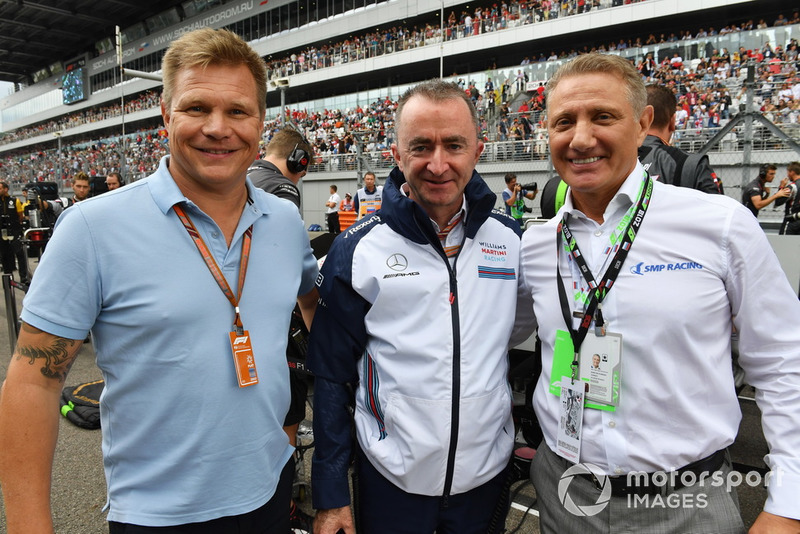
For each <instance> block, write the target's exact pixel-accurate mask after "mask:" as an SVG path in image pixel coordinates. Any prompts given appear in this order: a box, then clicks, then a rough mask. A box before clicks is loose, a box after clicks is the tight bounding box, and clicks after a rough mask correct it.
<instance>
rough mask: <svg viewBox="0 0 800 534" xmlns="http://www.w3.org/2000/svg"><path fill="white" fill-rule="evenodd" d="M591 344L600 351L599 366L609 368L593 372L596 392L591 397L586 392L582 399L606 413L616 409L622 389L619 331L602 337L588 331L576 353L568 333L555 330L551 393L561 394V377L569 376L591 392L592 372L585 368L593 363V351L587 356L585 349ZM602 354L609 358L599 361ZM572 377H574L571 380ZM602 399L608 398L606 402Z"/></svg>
mask: <svg viewBox="0 0 800 534" xmlns="http://www.w3.org/2000/svg"><path fill="white" fill-rule="evenodd" d="M592 347H594V350H595V351H601V352H600V353H599V354H600V358H601V363H600V365H601V367H603V366H604V365H605V369H604V371H608V373H607V374H605V375H601V374H599V373H596V374H595V391H594V392H593V393H592V395H591V396H590V395H589V394H588V393H587V395H586V398H585V405H586V408H591V409H593V410H603V411H607V412H613V411H616V408H617V406H618V405H619V393H620V388H621V381H620V375H621V372H620V370H621V367H622V365H621V364H622V335H621V334H617V333H612V332H608V333H606V335H605V336H596V335H595V334H594V333H593V332H591V331H589V332H588V333H587V334H586V338H585V339H584V341H583V343H582V344H581V350H580V352H579V353H578V354H577V355H576V354H575V350H574V345H573V343H572V336H571V335H570V333H569V332H567V331H566V330H556V339H555V343H554V345H553V366H552V368H551V370H550V377H551V378H550V386H549V389H550V393H551V394H553V395H555V396H557V397H560V396H561V392H562V389H563V388H562V386H563V379H562V377H566V378H569V380H570V382H574V383H576V384H578V383H579V384H580V387H583V388H584V390H586V391H587V392H590V391H591V388H592V382H591V379H590V377H591V371H590V370H588V367H589V366H591V365H592V357H593V356H594V354H595V352H591V353H590V354H588V355H587V351H590V350H593V349H592ZM603 354H606V355H607V357H608V363H607V364H603V362H602V357H603ZM576 362H577V363H576ZM576 366H577V370H576ZM573 376H574V377H575V379H574V380H573ZM587 388H588V389H587ZM601 392H602V395H601ZM604 399H610V400H609V402H605V400H604Z"/></svg>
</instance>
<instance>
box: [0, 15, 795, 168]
mask: <svg viewBox="0 0 800 534" xmlns="http://www.w3.org/2000/svg"><path fill="white" fill-rule="evenodd" d="M617 2H618V0H613V2H612V1H610V0H594V1H585V2H584V1H583V0H578V1H573V2H551V1H550V0H541V1H532V2H525V1H512V2H502V3H501V4H500V5H499V6H498V4H496V3H492V4H487V5H485V6H482V7H481V6H479V7H476V8H475V10H474V12H472V13H467V12H466V11H462V13H461V15H460V16H457V15H456V14H455V12H451V14H450V17H449V18H448V25H447V26H446V29H445V34H444V35H445V38H446V39H457V38H465V37H469V36H470V35H472V34H479V33H482V32H486V31H495V30H499V29H503V28H506V27H509V26H511V25H517V24H528V23H534V22H537V21H539V20H546V19H548V18H552V17H559V16H567V15H570V14H574V13H579V12H584V11H588V10H591V9H598V8H602V7H608V6H610V5H612V3H613V5H617ZM619 3H620V4H621V3H623V2H622V1H621V0H620V1H619ZM625 3H628V2H627V1H626V2H625ZM785 24H800V13H798V12H797V11H795V12H794V13H793V15H792V17H791V18H790V19H787V18H786V17H784V16H783V15H781V16H779V17H778V19H776V20H775V21H774V23H773V24H772V25H773V26H781V25H785ZM767 26H768V24H767V23H766V22H765V21H764V20H760V21H759V22H758V23H753V21H752V20H750V21H746V22H745V23H742V24H728V25H726V26H724V27H722V28H721V29H720V30H719V31H717V30H715V29H714V28H708V29H705V28H700V29H698V30H697V31H696V32H695V33H694V34H692V32H690V31H688V30H687V31H683V32H679V35H675V34H672V33H671V34H670V35H668V36H665V35H664V34H661V35H660V36H659V37H656V36H655V35H653V34H650V35H648V36H639V37H633V38H632V39H627V40H626V39H620V40H619V41H614V42H610V43H607V44H600V45H597V46H595V47H588V46H586V47H583V48H580V49H577V50H576V49H570V50H562V51H559V52H558V53H557V52H555V51H553V52H551V53H550V55H549V56H547V57H545V56H544V54H542V55H540V56H539V57H538V58H535V59H534V60H531V59H530V58H525V59H524V60H523V61H522V62H521V64H520V65H519V66H518V67H514V68H513V69H511V72H513V71H514V70H516V72H515V73H513V74H512V75H510V76H506V75H503V74H502V72H501V75H500V76H492V77H489V78H487V81H486V82H485V83H484V84H483V87H476V85H475V83H474V82H469V83H468V82H465V81H464V79H463V78H457V83H459V84H460V85H461V86H462V88H463V89H464V90H465V91H466V92H468V94H470V96H471V98H472V99H473V101H474V102H475V104H476V107H477V108H478V110H479V114H480V120H481V129H482V133H483V137H484V140H486V141H499V142H510V144H511V146H512V148H511V150H512V155H517V156H519V155H522V156H523V157H524V158H526V159H536V158H540V159H544V158H546V157H547V141H546V134H545V130H544V127H543V111H544V106H545V101H544V87H541V86H540V87H537V88H535V89H534V90H532V91H528V87H527V82H528V80H527V74H526V72H525V67H526V65H528V64H530V63H532V62H533V61H537V62H547V61H555V60H560V59H565V58H570V57H574V56H575V55H578V54H581V53H586V52H591V51H614V50H620V49H626V48H631V47H638V46H642V45H643V44H644V45H646V44H653V43H663V42H680V41H681V40H683V39H690V38H694V39H696V38H701V37H704V36H709V35H717V34H727V33H732V32H739V31H746V30H750V29H756V28H764V27H767ZM438 31H439V29H438V28H430V27H429V26H426V27H425V28H417V27H414V28H412V29H411V30H408V29H406V28H402V29H396V28H393V29H391V30H387V31H386V32H380V33H367V34H365V35H363V36H361V37H357V38H351V39H348V40H346V41H343V42H341V43H337V44H336V45H333V46H332V47H327V48H326V47H322V48H324V49H325V50H322V49H316V48H314V47H310V48H307V49H304V50H302V51H300V52H298V53H295V54H291V55H290V56H288V57H286V58H283V59H281V60H276V61H269V60H268V64H269V65H270V68H271V69H272V71H271V72H272V75H273V76H275V75H281V76H283V75H290V74H292V73H295V72H302V71H304V70H309V69H315V68H324V67H327V66H332V65H334V64H336V63H337V62H342V61H355V60H359V59H362V58H366V57H370V54H377V53H379V52H380V53H390V51H391V50H393V49H400V48H403V47H412V46H424V45H426V44H430V43H429V42H427V41H426V40H425V39H426V36H427V35H428V34H429V33H431V32H433V35H434V38H436V37H435V36H436V33H437V32H438ZM439 35H441V34H439ZM437 42H438V41H437ZM412 43H413V44H412ZM706 56H707V57H701V58H696V59H691V60H689V59H684V58H682V57H680V55H679V54H678V53H675V54H674V55H673V56H672V57H664V58H661V59H660V61H657V60H656V59H655V58H654V57H653V54H647V55H646V56H645V57H643V58H642V59H641V60H640V61H639V62H638V64H637V68H638V69H639V71H640V72H641V73H642V76H643V78H644V79H645V81H646V83H659V84H664V85H666V86H668V87H670V88H671V89H672V90H673V91H674V92H675V94H676V98H677V99H678V110H677V113H676V121H677V132H676V137H677V138H680V135H681V133H683V132H686V131H691V130H695V131H697V130H701V129H709V128H717V127H720V126H722V125H724V124H725V123H726V121H727V120H729V119H730V118H731V116H733V115H735V114H736V113H737V112H738V110H739V109H740V105H743V104H744V102H745V90H746V87H745V84H744V81H745V78H746V76H747V69H746V64H747V63H748V61H749V60H752V62H755V65H756V69H757V70H756V73H755V74H756V91H755V106H756V109H758V110H760V111H761V113H762V114H763V115H764V116H765V117H766V118H767V119H768V120H770V121H772V122H773V123H776V124H784V125H797V124H799V123H800V76H798V68H797V67H798V65H797V63H798V43H797V41H796V40H795V39H792V40H790V41H789V42H787V43H769V42H767V43H765V44H764V45H763V46H762V47H761V48H758V49H745V48H744V47H742V48H740V49H738V50H732V51H729V50H727V49H725V48H721V49H719V50H713V51H711V53H710V54H706ZM489 72H499V71H497V70H494V69H491V70H490V71H489ZM159 98H160V94H159V92H157V91H152V90H150V91H146V92H143V93H141V94H139V95H136V96H134V97H132V98H131V99H130V100H128V101H126V103H125V108H124V112H125V113H126V114H130V113H134V112H136V111H140V110H144V109H153V108H157V107H158V106H159ZM396 106H397V102H396V101H395V100H392V99H390V98H388V97H385V98H380V99H378V100H376V101H374V102H372V103H371V104H369V105H367V106H354V107H352V108H347V109H332V110H331V109H323V110H308V109H298V108H288V109H286V117H285V119H286V120H287V121H291V122H292V123H294V124H295V125H296V126H297V127H298V128H300V129H301V130H302V131H303V133H304V134H305V135H306V137H307V138H308V139H309V140H310V141H311V143H312V144H314V146H315V148H316V151H317V154H316V155H317V157H318V158H319V159H318V162H319V161H320V160H321V159H325V160H326V161H333V162H334V165H335V167H334V168H333V169H331V168H330V167H329V168H328V169H329V170H336V169H355V157H356V153H357V152H359V151H360V152H362V153H369V154H370V157H372V158H373V160H374V161H375V162H376V163H380V162H381V161H383V160H385V163H387V164H391V153H390V150H389V146H390V145H391V142H392V131H393V124H394V123H393V121H394V109H395V108H396ZM121 114H122V107H121V105H120V104H119V103H118V102H117V103H115V104H109V105H104V106H98V107H94V108H92V109H87V110H82V111H80V112H76V113H72V114H69V115H65V116H63V117H60V118H59V119H56V120H52V121H47V122H44V123H41V124H36V125H31V126H27V127H25V128H20V129H19V130H16V131H14V132H10V133H8V134H5V135H4V136H3V137H2V138H0V146H2V145H3V144H8V143H12V142H16V141H20V140H25V139H30V138H34V137H37V136H40V135H43V134H47V133H53V132H59V131H63V130H67V129H70V128H74V127H76V126H80V125H83V124H88V123H93V122H97V121H100V120H103V119H107V118H111V117H117V116H119V115H121ZM280 124H281V120H280V117H274V118H272V119H271V120H268V121H267V123H266V126H265V131H264V134H263V143H264V145H266V143H268V142H269V140H270V139H271V137H272V135H273V133H274V132H275V131H277V130H278V129H279V128H280ZM123 142H124V144H125V145H126V149H125V163H126V165H125V166H124V167H125V168H121V167H123V165H122V152H123V149H122V147H120V146H119V144H120V143H123ZM51 144H52V143H51ZM166 150H167V143H166V131H165V129H164V127H163V125H155V124H154V125H153V126H152V127H149V128H143V129H141V130H139V131H136V132H133V133H130V134H127V135H126V139H125V140H124V141H123V139H122V138H121V137H119V136H115V137H113V138H108V139H97V138H96V137H93V138H84V139H81V140H78V141H75V140H73V138H70V142H69V146H67V147H62V150H61V158H60V160H59V158H58V153H57V152H58V150H57V149H52V148H50V149H39V150H33V151H31V149H30V148H28V149H24V150H17V151H13V152H11V153H6V154H4V155H3V156H2V159H0V175H5V176H6V177H7V179H8V180H9V181H11V182H12V183H25V182H28V181H31V180H40V181H42V180H63V179H65V178H68V177H69V176H71V175H72V174H74V173H75V172H78V171H83V172H86V173H87V174H89V175H90V176H93V175H106V174H108V173H109V172H112V171H116V172H122V173H123V174H127V175H128V177H129V179H131V178H133V179H136V178H139V177H142V176H145V175H147V174H149V173H150V172H152V170H153V169H154V168H155V167H156V166H157V163H158V160H159V159H160V157H161V156H163V155H164V154H166ZM311 170H314V169H313V167H312V169H311ZM59 172H60V173H61V175H60V176H59Z"/></svg>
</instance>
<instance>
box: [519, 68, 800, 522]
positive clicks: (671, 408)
mask: <svg viewBox="0 0 800 534" xmlns="http://www.w3.org/2000/svg"><path fill="white" fill-rule="evenodd" d="M646 102H647V101H646V92H645V87H644V85H643V83H642V81H641V76H640V75H639V74H638V73H637V72H636V70H635V69H634V68H633V67H632V66H631V65H630V64H629V63H628V61H627V60H624V59H622V58H619V57H617V56H611V55H600V54H587V55H583V56H580V57H579V58H577V59H575V60H573V61H571V62H570V63H568V64H566V65H565V66H564V67H562V68H561V69H560V71H559V72H558V73H557V74H556V75H555V76H554V77H553V78H552V79H551V80H550V81H549V83H548V88H547V114H548V122H547V127H548V130H549V139H550V150H551V154H552V158H553V165H554V166H555V168H556V171H557V172H558V173H559V175H560V176H561V177H562V178H563V179H564V181H566V182H567V184H568V185H569V186H570V190H569V193H568V194H567V198H566V202H565V204H564V206H563V207H562V208H561V209H560V210H559V212H558V214H557V215H556V217H555V218H554V219H552V220H551V221H549V222H548V223H546V224H544V225H541V226H536V227H533V228H530V229H529V230H528V231H527V232H525V234H524V235H523V238H522V258H521V267H520V270H521V277H522V284H523V287H524V288H525V289H524V292H523V296H522V298H521V299H520V309H519V318H518V324H527V325H528V327H530V325H537V326H538V335H539V337H540V339H541V342H542V374H541V376H540V378H539V381H538V383H537V387H536V391H535V393H534V398H533V404H534V407H535V409H536V413H537V416H538V419H539V422H540V424H541V427H542V430H543V432H544V436H545V439H544V441H543V443H542V444H541V446H540V447H539V449H538V454H537V455H536V456H535V458H534V461H533V465H532V468H531V476H532V479H533V482H534V485H535V487H536V492H537V495H538V497H539V500H540V503H541V507H540V511H541V530H542V532H543V533H551V532H606V533H610V532H613V533H618V532H648V533H676V534H677V533H685V532H714V533H741V532H744V531H745V529H744V525H743V523H742V519H741V516H740V514H739V508H738V500H737V497H736V491H735V487H732V486H735V485H736V483H737V481H738V482H739V483H741V477H737V476H730V473H731V467H730V456H729V455H728V454H727V452H726V448H727V447H728V446H729V445H730V444H731V443H733V441H734V439H735V437H736V434H737V430H738V426H739V422H740V420H741V412H740V410H739V404H738V400H737V396H736V392H735V388H734V382H733V376H732V372H731V350H730V335H729V334H730V332H731V327H732V326H735V327H736V329H737V331H738V332H739V336H740V338H739V339H740V344H739V350H740V352H741V356H740V360H739V361H740V363H741V365H742V367H743V368H744V369H745V371H746V373H747V378H748V382H749V383H750V384H752V385H753V386H754V387H755V389H756V400H757V402H758V405H759V407H760V409H761V412H762V417H763V427H764V435H765V437H766V439H767V441H768V443H769V445H770V454H769V455H768V456H767V457H766V462H767V464H768V465H769V467H770V469H771V473H770V475H771V480H770V482H772V483H771V484H768V499H767V502H766V504H765V505H764V511H763V512H762V513H761V514H760V515H759V517H758V518H757V520H756V522H755V524H754V525H753V527H752V529H751V530H750V532H751V533H762V532H798V529H800V521H798V519H800V432H799V431H798V429H799V428H800V354H798V350H797V347H798V346H800V329H798V328H776V327H777V326H778V325H781V324H784V320H785V318H786V317H797V316H800V302H798V299H797V297H796V295H794V292H793V291H792V289H791V287H790V285H789V283H788V282H787V280H786V276H785V274H784V273H783V271H782V270H781V267H780V264H779V263H778V260H777V259H776V257H775V255H774V253H773V252H772V250H771V248H770V246H769V243H768V242H767V239H766V237H765V235H764V232H763V231H761V229H760V228H759V226H758V223H757V221H756V220H755V218H754V217H752V215H751V214H750V213H749V212H748V211H747V209H745V208H744V207H743V206H741V205H740V204H739V203H738V202H736V201H734V200H732V199H730V198H727V197H724V196H722V195H705V194H703V193H700V192H698V191H694V190H691V189H688V188H678V187H673V186H669V185H666V184H662V183H660V182H657V181H653V180H651V179H650V178H649V177H648V176H647V174H646V173H645V171H644V169H643V167H642V166H641V164H640V163H639V162H638V160H637V157H636V152H637V147H638V146H639V145H640V144H641V142H642V141H643V139H644V137H645V135H646V133H647V129H648V127H649V125H650V121H651V120H652V113H653V111H652V108H651V107H650V106H647V105H646ZM531 301H532V302H531ZM534 318H535V320H534ZM595 353H597V354H600V355H601V357H602V358H603V362H604V363H603V365H602V368H603V370H604V372H602V373H599V372H597V371H596V370H595V371H594V372H593V371H592V370H591V364H592V356H593V355H594V354H595ZM584 396H585V402H582V403H581V404H582V405H583V410H582V413H578V414H577V418H578V424H577V425H576V424H575V420H576V412H575V411H574V409H575V407H576V403H575V399H576V398H578V399H581V401H583V397H584Z"/></svg>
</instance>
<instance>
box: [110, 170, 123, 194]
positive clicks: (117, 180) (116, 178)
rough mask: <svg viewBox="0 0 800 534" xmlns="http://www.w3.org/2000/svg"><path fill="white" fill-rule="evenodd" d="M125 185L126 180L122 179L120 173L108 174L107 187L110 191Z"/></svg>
mask: <svg viewBox="0 0 800 534" xmlns="http://www.w3.org/2000/svg"><path fill="white" fill-rule="evenodd" d="M123 185H125V182H123V181H122V175H121V174H120V173H118V172H110V173H108V176H106V187H107V188H108V190H109V191H113V190H114V189H119V188H120V187H122V186H123Z"/></svg>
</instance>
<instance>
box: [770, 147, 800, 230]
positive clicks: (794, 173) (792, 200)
mask: <svg viewBox="0 0 800 534" xmlns="http://www.w3.org/2000/svg"><path fill="white" fill-rule="evenodd" d="M798 179H800V161H793V162H791V163H789V166H788V167H787V168H786V181H787V182H788V183H787V184H786V188H787V189H788V190H789V196H787V197H782V198H779V199H777V200H776V201H775V205H776V206H780V205H781V204H786V207H785V208H784V216H783V222H782V223H781V227H780V230H779V231H778V233H779V234H781V235H783V234H785V235H800V198H798V194H797V193H798V191H797V188H798V184H797V180H798Z"/></svg>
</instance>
